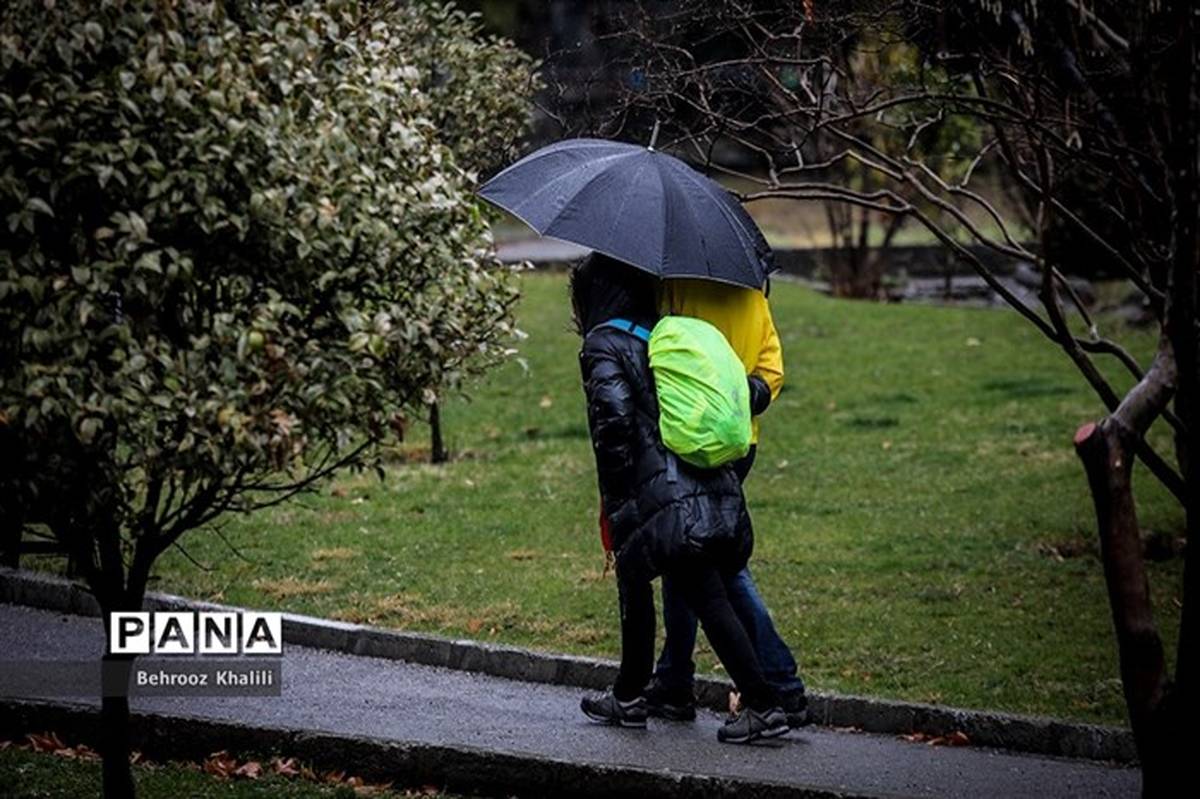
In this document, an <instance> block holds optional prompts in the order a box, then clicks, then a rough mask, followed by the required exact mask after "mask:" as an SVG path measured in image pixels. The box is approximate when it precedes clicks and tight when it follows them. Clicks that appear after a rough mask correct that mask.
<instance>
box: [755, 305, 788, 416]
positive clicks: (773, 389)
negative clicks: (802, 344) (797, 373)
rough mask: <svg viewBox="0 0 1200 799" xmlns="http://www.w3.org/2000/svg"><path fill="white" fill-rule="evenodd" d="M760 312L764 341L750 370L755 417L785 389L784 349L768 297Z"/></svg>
mask: <svg viewBox="0 0 1200 799" xmlns="http://www.w3.org/2000/svg"><path fill="white" fill-rule="evenodd" d="M759 311H760V312H761V313H762V315H763V326H762V327H763V341H762V346H761V347H760V348H759V350H758V360H757V361H756V362H755V364H754V368H753V369H751V370H750V410H751V412H752V413H753V414H754V415H755V416H757V415H758V414H760V413H762V412H763V411H765V410H766V409H767V406H769V405H770V404H771V402H773V401H774V400H775V398H776V397H778V396H779V392H780V391H781V390H782V389H783V347H782V345H781V344H780V343H779V333H778V331H776V330H775V322H774V320H773V319H772V318H771V307H770V305H768V304H767V298H766V297H763V298H762V300H761V306H760V308H759Z"/></svg>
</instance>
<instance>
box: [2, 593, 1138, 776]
mask: <svg viewBox="0 0 1200 799" xmlns="http://www.w3.org/2000/svg"><path fill="white" fill-rule="evenodd" d="M102 646H103V629H102V627H101V625H100V621H99V620H98V619H94V618H87V617H82V616H64V615H62V614H59V613H53V612H49V611H43V610H35V609H31V608H25V607H20V606H14V605H0V659H4V660H22V659H84V658H89V657H93V656H95V655H96V654H97V653H98V652H99V651H100V650H101V647H102ZM283 677H284V690H283V696H282V697H274V698H237V699H228V698H189V699H181V698H171V699H164V698H156V699H146V698H142V699H137V700H135V701H134V708H135V710H144V711H152V712H156V713H161V714H166V715H179V716H190V717H199V718H205V719H213V720H221V721H241V722H245V723H248V724H253V725H256V726H266V727H272V728H277V729H286V730H309V731H317V732H325V733H335V734H339V735H349V736H364V737H370V738H374V739H387V740H390V741H397V742H414V743H432V744H439V745H442V746H448V747H462V748H463V749H464V750H473V751H488V752H496V753H503V754H507V755H514V756H518V757H520V756H529V757H530V758H531V767H532V766H533V759H534V758H536V759H539V760H543V761H544V760H545V759H547V758H549V759H555V760H563V761H570V762H575V763H585V764H598V765H603V766H605V767H607V768H608V769H609V770H612V769H613V768H614V767H616V768H617V769H620V768H622V767H627V768H636V769H648V770H653V771H659V772H670V773H675V774H691V775H698V776H705V775H708V776H716V777H725V778H734V779H740V780H747V781H752V782H760V781H761V782H763V783H767V784H773V785H776V786H778V785H779V784H781V783H783V784H787V785H793V786H796V787H797V788H798V789H799V788H804V789H810V790H812V789H817V790H829V791H832V792H843V793H847V794H852V795H869V796H875V795H877V796H922V797H969V799H982V798H983V797H1013V798H1015V797H1073V796H1079V797H1125V796H1128V797H1133V796H1137V795H1138V793H1139V788H1140V775H1139V773H1138V771H1136V770H1134V769H1129V768H1121V767H1115V766H1109V765H1105V764H1101V763H1095V762H1090V761H1074V760H1062V759H1054V758H1047V757H1037V756H1028V755H1018V754H1012V753H1008V752H999V751H993V750H986V749H978V748H945V747H937V748H935V747H930V746H928V745H926V744H916V743H909V742H906V741H904V740H901V739H899V738H896V737H892V736H880V735H868V734H862V733H851V732H839V731H834V730H828V729H819V728H812V727H808V728H805V729H803V730H799V731H794V732H792V733H791V734H790V735H788V736H787V737H785V738H783V739H780V740H779V741H778V742H772V743H771V744H763V745H757V746H750V747H738V746H730V745H725V744H720V743H718V742H717V740H716V730H717V727H718V725H719V724H720V719H719V718H718V717H717V716H716V715H713V714H707V713H705V714H702V715H701V717H700V718H699V719H698V720H697V721H696V722H695V723H694V724H669V723H655V722H654V721H653V720H652V721H651V725H650V728H649V729H648V730H645V731H639V730H621V729H614V728H608V727H603V726H597V725H593V724H590V723H589V722H587V720H586V719H584V718H583V716H582V715H581V714H580V712H579V696H580V692H579V690H578V689H572V688H563V687H558V686H551V685H544V684H530V683H522V682H515V681H511V680H504V679H499V678H496V677H487V676H481V675H476V674H471V673H467V672H461V671H449V670H444V669H437V668H431V667H428V666H418V665H412V664H407V663H402V662H396V661H389V660H380V659H376V658H368V657H358V656H350V655H342V654H335V653H331V652H325V651H321V650H314V649H305V648H301V647H287V648H286V649H285V652H284V659H283ZM47 695H48V694H47ZM53 701H55V702H63V703H66V702H70V701H78V700H65V699H55V700H53Z"/></svg>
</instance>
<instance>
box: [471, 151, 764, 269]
mask: <svg viewBox="0 0 1200 799" xmlns="http://www.w3.org/2000/svg"><path fill="white" fill-rule="evenodd" d="M479 195H480V196H481V197H483V198H484V199H485V200H487V201H488V202H490V203H493V204H495V205H498V206H500V207H501V208H503V209H504V210H506V211H508V212H509V213H511V214H513V215H514V216H516V217H517V218H519V219H520V220H521V221H522V222H524V223H525V224H527V225H529V227H531V228H533V229H534V230H535V231H537V232H538V233H539V234H541V235H543V236H550V237H552V238H556V239H561V240H563V241H569V242H572V243H574V244H581V245H583V246H584V247H589V248H591V249H593V250H597V251H599V252H602V253H604V254H606V255H611V256H612V257H613V258H616V259H617V260H620V261H625V262H626V263H629V264H633V265H634V266H636V267H639V268H641V269H644V270H646V271H647V272H650V273H652V274H655V275H658V276H659V277H664V278H672V277H697V278H703V279H707V280H715V281H719V282H722V283H734V284H737V285H741V286H749V287H750V288H757V289H761V288H762V287H763V283H764V281H765V279H766V275H767V272H768V271H770V265H769V264H770V256H771V249H770V247H769V246H768V245H767V241H766V239H764V238H763V235H762V233H761V232H760V231H759V229H758V227H757V226H756V225H755V224H754V221H753V220H752V219H751V218H750V215H749V214H747V213H746V211H745V209H743V208H742V206H741V204H740V203H738V201H737V200H736V199H735V198H734V197H733V195H731V194H730V193H729V192H727V191H726V190H725V189H723V188H721V186H720V185H719V184H717V183H716V182H715V181H712V180H710V179H709V178H707V177H705V176H704V175H701V174H700V173H699V172H697V171H696V170H694V169H692V168H691V167H690V166H688V165H687V164H685V163H684V162H682V161H680V160H679V159H678V158H672V157H671V156H669V155H666V154H664V153H660V152H656V151H655V150H654V149H653V148H650V147H642V146H639V145H636V144H623V143H621V142H612V141H604V140H603V139H567V140H565V141H560V142H556V143H555V144H551V145H549V146H547V147H543V148H542V149H540V150H538V151H537V152H534V153H532V154H530V155H527V156H525V157H524V158H522V159H521V160H520V161H518V162H517V163H515V164H513V165H512V166H510V167H508V168H507V169H505V170H504V171H503V172H501V173H500V174H498V175H496V176H495V177H494V178H492V179H491V180H489V181H488V182H487V183H485V184H484V185H483V187H482V188H481V189H480V190H479Z"/></svg>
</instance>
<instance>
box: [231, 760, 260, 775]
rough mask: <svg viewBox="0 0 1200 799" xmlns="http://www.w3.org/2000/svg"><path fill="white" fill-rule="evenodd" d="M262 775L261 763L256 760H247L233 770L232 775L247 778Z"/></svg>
mask: <svg viewBox="0 0 1200 799" xmlns="http://www.w3.org/2000/svg"><path fill="white" fill-rule="evenodd" d="M262 775H263V767H262V763H259V762H258V761H257V760H247V761H246V762H245V763H243V764H242V766H241V767H240V768H238V769H237V770H236V771H234V772H233V776H235V777H242V778H243V779H247V780H256V779H258V778H259V777H261V776H262Z"/></svg>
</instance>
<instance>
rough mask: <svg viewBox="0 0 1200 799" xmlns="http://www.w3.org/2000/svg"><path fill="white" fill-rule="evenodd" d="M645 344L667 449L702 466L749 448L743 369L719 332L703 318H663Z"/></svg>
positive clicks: (714, 464)
mask: <svg viewBox="0 0 1200 799" xmlns="http://www.w3.org/2000/svg"><path fill="white" fill-rule="evenodd" d="M649 344H650V368H651V370H653V372H654V382H655V383H656V385H657V392H658V408H659V415H658V428H659V432H660V433H661V434H662V440H663V443H664V444H666V445H667V448H668V449H670V450H671V451H672V452H674V453H675V454H676V455H678V456H679V457H680V458H683V459H684V460H685V461H687V462H688V463H690V464H693V465H695V466H700V467H703V468H707V469H711V468H715V467H717V466H721V465H724V464H726V463H729V462H730V461H735V460H737V459H738V458H740V457H742V456H743V455H745V454H746V453H747V452H749V451H750V388H749V386H748V385H747V384H746V369H745V367H744V366H743V365H742V362H741V360H740V359H739V358H738V356H737V354H736V353H735V352H734V351H733V348H732V347H730V346H729V342H728V341H726V340H725V336H724V334H722V333H721V331H720V330H718V329H717V328H715V327H713V326H712V325H711V324H709V323H708V322H705V321H704V320H703V319H696V318H694V317H691V316H664V317H663V318H662V319H660V320H659V322H658V324H656V325H655V326H654V330H653V331H651V333H650V341H649Z"/></svg>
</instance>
